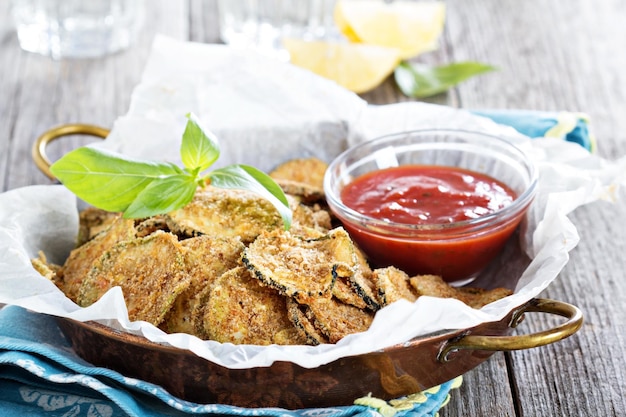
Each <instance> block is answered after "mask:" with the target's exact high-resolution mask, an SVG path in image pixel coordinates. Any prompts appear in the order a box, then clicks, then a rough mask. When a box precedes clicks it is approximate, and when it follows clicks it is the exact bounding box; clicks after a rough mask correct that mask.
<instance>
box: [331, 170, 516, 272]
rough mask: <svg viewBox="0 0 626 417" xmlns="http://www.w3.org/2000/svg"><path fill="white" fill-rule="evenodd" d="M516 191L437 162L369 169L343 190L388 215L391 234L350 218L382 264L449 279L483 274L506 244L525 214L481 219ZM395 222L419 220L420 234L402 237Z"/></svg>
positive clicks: (358, 206)
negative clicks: (484, 221) (485, 222)
mask: <svg viewBox="0 0 626 417" xmlns="http://www.w3.org/2000/svg"><path fill="white" fill-rule="evenodd" d="M516 197H517V196H516V193H515V192H514V191H513V190H512V189H510V188H509V187H508V186H507V185H506V184H504V183H502V182H500V181H498V180H496V179H495V178H492V177H490V176H488V175H485V174H481V173H478V172H474V171H470V170H467V169H462V168H457V167H450V166H432V165H403V166H399V167H393V168H386V169H381V170H376V171H372V172H368V173H366V174H364V175H362V176H359V177H357V178H356V179H354V180H352V181H351V182H350V183H348V184H347V185H346V186H345V187H344V188H343V189H342V191H341V201H342V202H343V204H344V205H345V206H347V207H349V208H351V209H353V210H355V211H357V212H359V213H361V214H363V215H366V216H369V217H372V218H376V219H379V220H383V221H385V222H386V224H387V223H388V226H385V233H384V234H380V233H372V232H371V231H369V230H368V229H366V228H360V227H355V225H353V224H349V223H344V227H345V228H346V230H348V232H349V233H350V234H351V235H352V237H353V238H354V240H355V241H356V242H357V244H359V246H360V247H361V248H362V249H363V250H364V251H365V252H366V253H367V254H368V255H369V257H370V261H371V262H372V263H373V264H374V265H375V266H377V267H383V266H389V265H393V266H396V267H398V268H400V269H402V270H403V271H405V272H406V273H408V274H409V275H416V274H437V275H441V276H442V277H443V278H444V279H445V280H446V281H457V280H462V279H467V278H468V277H471V276H474V275H476V274H477V273H478V272H480V271H481V270H482V269H483V268H484V267H485V266H486V265H487V264H488V263H489V262H490V261H491V260H492V259H493V258H494V256H496V255H497V254H498V253H499V252H500V250H501V249H502V247H503V245H504V244H505V242H506V241H507V239H508V238H509V237H510V236H511V234H512V233H513V232H514V231H515V229H516V227H517V225H518V224H519V221H520V220H521V216H517V217H516V218H512V219H511V218H509V219H506V220H505V221H503V222H496V223H495V224H494V223H490V224H489V225H488V226H485V227H483V228H480V227H478V228H477V227H476V223H480V219H481V218H482V217H484V216H487V215H489V214H492V213H495V212H497V211H499V210H501V209H503V208H505V207H506V206H508V205H510V204H512V203H513V201H514V200H515V199H516ZM459 222H461V223H459ZM394 223H395V224H396V226H395V227H398V226H397V224H403V225H415V226H420V227H416V230H415V234H414V237H415V238H414V239H412V238H407V237H406V231H402V236H397V237H396V236H394ZM431 226H432V227H431Z"/></svg>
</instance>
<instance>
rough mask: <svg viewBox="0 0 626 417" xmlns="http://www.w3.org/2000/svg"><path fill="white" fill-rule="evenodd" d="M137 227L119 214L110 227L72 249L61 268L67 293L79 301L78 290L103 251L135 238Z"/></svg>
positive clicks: (63, 288) (64, 289) (60, 272)
mask: <svg viewBox="0 0 626 417" xmlns="http://www.w3.org/2000/svg"><path fill="white" fill-rule="evenodd" d="M135 233H136V231H135V227H134V221H133V220H132V219H124V218H122V217H121V215H120V214H117V215H116V217H115V220H113V222H112V223H111V224H110V225H109V227H108V229H106V230H105V231H102V232H100V233H98V234H97V235H96V236H95V237H94V238H93V239H91V240H89V241H88V242H87V243H85V244H84V245H82V246H79V247H78V248H76V249H74V250H72V252H70V256H69V257H68V258H67V260H66V261H65V263H64V265H63V267H62V268H61V269H60V270H59V277H60V278H61V280H62V282H61V286H62V290H63V292H64V293H65V295H67V296H68V298H70V299H71V300H73V301H75V302H76V301H77V297H78V291H79V289H80V287H81V285H82V283H83V280H84V279H85V277H87V274H88V273H89V271H90V270H91V268H92V266H93V264H94V262H96V261H97V260H98V259H99V258H100V256H102V254H103V253H105V252H107V251H108V250H110V249H111V248H112V247H113V246H115V245H117V244H118V243H120V242H124V241H127V240H131V239H134V238H135Z"/></svg>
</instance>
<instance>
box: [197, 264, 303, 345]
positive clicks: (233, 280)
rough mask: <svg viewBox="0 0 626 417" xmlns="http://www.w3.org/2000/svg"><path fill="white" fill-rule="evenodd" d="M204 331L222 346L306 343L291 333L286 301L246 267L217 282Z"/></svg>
mask: <svg viewBox="0 0 626 417" xmlns="http://www.w3.org/2000/svg"><path fill="white" fill-rule="evenodd" d="M204 327H205V330H206V332H207V334H208V335H209V337H210V338H211V339H213V340H216V341H218V342H222V343H235V344H254V345H269V344H273V343H276V344H278V343H282V344H294V343H296V344H297V343H301V342H302V341H303V340H302V339H300V337H299V335H298V334H297V333H296V332H293V331H291V330H290V329H293V326H292V324H291V322H290V321H289V319H288V317H287V306H286V301H285V298H284V297H282V296H281V295H280V294H278V292H276V291H272V290H270V289H268V288H266V287H264V286H262V285H261V283H259V282H258V281H257V280H256V279H254V278H252V277H251V276H250V273H249V272H248V270H247V269H246V268H243V267H237V268H233V269H231V270H230V271H228V272H226V273H225V274H223V275H222V276H221V277H220V279H219V280H218V281H217V282H216V284H215V286H214V287H213V290H212V291H211V295H210V297H209V302H208V305H207V308H206V310H205V315H204ZM292 337H293V338H292ZM294 338H295V339H294Z"/></svg>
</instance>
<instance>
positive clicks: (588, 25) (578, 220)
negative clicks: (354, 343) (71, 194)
mask: <svg viewBox="0 0 626 417" xmlns="http://www.w3.org/2000/svg"><path fill="white" fill-rule="evenodd" d="M148 3H149V6H148V7H149V9H148V11H147V20H146V22H147V24H146V25H145V28H144V30H143V31H142V33H141V36H140V39H139V40H138V42H137V43H136V45H135V46H134V47H133V48H131V49H130V50H128V51H126V52H123V53H120V54H116V55H113V56H109V57H106V58H103V59H95V60H67V61H52V60H50V59H47V58H44V57H41V56H37V55H34V54H29V53H25V52H23V51H21V50H20V48H19V46H18V43H17V38H16V35H15V32H14V30H13V28H12V25H11V22H10V19H9V10H8V8H9V2H6V1H4V2H0V63H1V65H0V187H1V190H2V191H6V190H10V189H13V188H17V187H22V186H27V185H31V184H48V183H49V180H48V179H47V178H46V177H45V176H43V175H42V174H41V173H40V172H39V171H38V170H37V169H36V167H35V165H34V164H33V163H32V161H31V157H30V148H31V145H32V143H33V140H34V139H35V138H36V137H37V136H38V135H40V134H41V133H42V132H44V131H46V130H47V129H49V128H50V127H52V126H55V125H58V124H63V123H74V122H75V123H91V124H97V125H101V126H108V127H110V126H111V125H112V124H113V122H114V120H115V119H116V118H117V117H119V116H121V115H123V114H125V113H126V112H127V110H128V105H129V100H130V92H131V90H132V89H133V87H134V86H135V85H136V84H137V83H138V82H139V77H140V74H141V72H142V70H143V66H144V64H145V61H146V58H147V55H148V52H149V49H150V45H151V41H152V39H153V37H154V35H155V34H156V33H162V34H164V35H167V36H170V37H173V38H176V39H181V40H192V41H198V42H219V38H218V24H217V20H216V15H215V8H216V5H215V1H202V0H187V1H177V2H173V1H169V0H152V1H150V2H148ZM447 8H448V17H447V24H446V30H445V35H444V38H443V44H442V48H441V49H440V50H439V51H437V52H435V53H431V54H429V55H427V56H423V57H421V58H420V59H423V60H424V61H426V62H430V63H437V62H442V63H443V62H450V61H461V60H477V61H482V62H487V63H491V64H493V65H496V66H497V67H499V71H497V72H495V73H490V74H488V75H485V76H481V77H478V78H475V79H472V80H470V81H467V82H465V83H463V84H462V85H461V86H460V87H458V88H456V89H454V90H452V91H450V92H449V93H447V94H443V95H440V96H438V97H436V98H434V99H433V100H431V101H432V102H435V103H440V104H448V105H451V106H456V107H464V108H469V109H484V108H502V109H506V108H510V109H535V110H550V111H558V110H571V111H584V112H586V113H588V114H589V115H590V116H591V119H592V123H593V127H594V130H595V133H596V136H597V138H598V142H599V149H598V153H599V155H600V156H602V157H604V158H608V159H613V158H618V157H620V156H623V155H625V154H626V117H625V116H626V71H625V70H624V69H625V68H626V50H625V47H626V24H625V22H626V2H624V1H620V0H612V1H602V2H597V1H593V0H568V1H566V0H553V1H549V2H547V1H543V0H526V1H515V0H504V1H503V0H448V1H447ZM363 97H364V98H365V99H367V100H368V101H369V102H371V103H376V104H383V103H390V102H396V101H404V100H407V99H406V98H405V97H403V96H402V95H401V94H400V93H399V91H398V90H397V89H396V88H395V87H394V85H393V83H392V82H391V81H388V82H386V83H385V84H384V85H382V86H381V87H379V88H378V89H376V90H375V91H373V92H370V93H368V94H365V95H364V96H363ZM67 146H70V145H67ZM66 150H67V149H58V150H56V152H57V154H60V153H62V152H64V151H66ZM53 152H54V150H53ZM53 156H54V155H53ZM623 194H624V193H623V192H622V196H623ZM624 201H626V200H624V199H622V201H621V203H619V204H611V203H606V202H597V203H593V204H590V205H588V206H585V207H583V208H580V209H578V210H576V211H575V212H574V213H573V214H572V215H571V216H570V217H571V219H572V220H573V221H574V223H575V224H576V225H577V227H578V230H579V233H580V243H579V245H578V246H577V247H576V248H575V249H574V250H573V251H572V252H571V259H570V262H569V263H568V265H567V266H566V267H565V269H564V270H563V271H562V273H561V274H560V276H559V277H558V279H557V280H556V281H555V282H554V283H553V284H552V285H551V286H550V287H549V288H548V289H547V290H546V291H545V293H544V294H542V296H544V297H547V298H553V299H557V300H561V301H566V302H570V303H573V304H575V305H577V306H578V307H580V308H581V309H582V310H583V312H584V315H585V323H584V325H583V327H582V329H581V330H580V331H579V332H578V333H576V334H575V335H574V336H572V337H570V338H568V339H566V340H563V341H561V342H559V343H555V344H552V345H548V346H544V347H540V348H535V349H529V350H524V351H517V352H512V353H497V354H495V355H494V356H492V357H491V359H490V360H488V361H487V362H485V363H484V364H482V365H480V366H479V367H478V368H476V369H474V370H472V371H470V372H469V373H467V374H466V375H465V376H464V384H463V385H462V387H461V388H460V390H458V391H455V392H454V394H453V396H452V400H451V402H450V403H449V404H448V405H447V406H446V407H445V408H444V409H443V411H442V412H441V415H442V416H466V415H473V416H504V415H506V416H587V415H602V416H622V415H626V399H625V396H624V393H625V392H626V366H625V365H624V357H625V356H626V324H625V317H626V303H625V302H624V300H625V299H626V277H625V276H624V274H625V271H626V256H624V254H625V253H626V226H624V219H626V204H625V203H624ZM550 323H551V321H550V320H548V319H544V318H542V316H541V315H533V316H532V320H526V321H525V323H524V325H523V326H522V327H523V331H524V332H533V331H537V330H540V329H544V328H546V326H549V325H550Z"/></svg>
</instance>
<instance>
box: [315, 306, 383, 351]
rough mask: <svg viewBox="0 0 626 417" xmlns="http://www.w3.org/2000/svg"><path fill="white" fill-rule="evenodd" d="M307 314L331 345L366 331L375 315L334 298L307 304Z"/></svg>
mask: <svg viewBox="0 0 626 417" xmlns="http://www.w3.org/2000/svg"><path fill="white" fill-rule="evenodd" d="M306 307H307V310H306V314H307V317H308V318H309V320H310V321H311V322H312V323H313V325H314V326H315V327H316V328H317V329H319V331H320V332H321V333H322V334H324V335H325V336H326V337H327V338H328V341H329V342H330V343H337V342H338V341H340V340H341V339H343V338H344V337H346V336H347V335H349V334H352V333H359V332H364V331H366V330H367V329H368V328H369V327H370V325H371V324H372V320H374V313H372V312H371V311H367V310H363V309H360V308H358V307H355V306H352V305H349V304H345V303H342V302H340V301H339V300H337V299H336V298H334V297H331V298H316V299H314V300H311V301H310V302H309V303H308V304H307V306H306Z"/></svg>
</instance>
